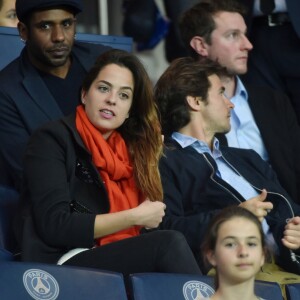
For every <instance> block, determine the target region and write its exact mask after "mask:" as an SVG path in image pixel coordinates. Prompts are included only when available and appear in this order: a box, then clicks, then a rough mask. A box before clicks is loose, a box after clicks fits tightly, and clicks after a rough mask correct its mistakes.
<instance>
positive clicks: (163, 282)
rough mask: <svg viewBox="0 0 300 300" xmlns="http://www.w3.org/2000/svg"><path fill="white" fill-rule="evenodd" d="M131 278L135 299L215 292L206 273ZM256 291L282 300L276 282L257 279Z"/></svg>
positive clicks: (186, 299)
mask: <svg viewBox="0 0 300 300" xmlns="http://www.w3.org/2000/svg"><path fill="white" fill-rule="evenodd" d="M130 279H131V294H132V296H133V299H134V300H170V299H172V300H192V299H197V298H198V297H200V296H202V297H210V296H211V295H212V294H213V293H214V292H215V291H214V279H213V277H211V276H206V275H190V274H166V273H140V274H132V275H131V277H130ZM255 291H256V294H257V295H258V296H260V297H262V298H264V299H272V300H282V294H281V289H280V286H279V285H278V284H277V283H275V282H274V283H273V282H265V281H256V282H255ZM299 299H300V298H298V300H299Z"/></svg>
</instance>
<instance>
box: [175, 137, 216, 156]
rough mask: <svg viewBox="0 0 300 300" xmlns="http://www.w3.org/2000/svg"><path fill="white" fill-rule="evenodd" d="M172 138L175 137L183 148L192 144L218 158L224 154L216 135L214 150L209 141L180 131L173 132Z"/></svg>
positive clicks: (202, 151) (200, 151) (195, 147)
mask: <svg viewBox="0 0 300 300" xmlns="http://www.w3.org/2000/svg"><path fill="white" fill-rule="evenodd" d="M172 139H174V140H175V141H176V142H177V143H178V144H179V145H180V146H181V147H182V148H186V147H189V146H191V147H193V148H194V149H195V150H196V151H197V152H199V153H204V152H208V153H210V154H211V155H212V156H213V157H214V158H218V157H220V156H222V153H221V151H220V143H219V140H218V139H217V138H216V137H214V140H213V145H214V147H213V151H211V150H210V148H209V147H208V145H207V143H205V142H203V141H200V140H197V139H196V138H194V137H191V136H189V135H185V134H182V133H179V132H173V133H172Z"/></svg>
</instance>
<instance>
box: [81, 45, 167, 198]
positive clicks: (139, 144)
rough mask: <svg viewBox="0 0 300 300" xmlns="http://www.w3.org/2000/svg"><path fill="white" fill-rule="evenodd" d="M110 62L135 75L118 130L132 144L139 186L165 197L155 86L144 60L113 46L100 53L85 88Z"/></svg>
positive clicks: (132, 156)
mask: <svg viewBox="0 0 300 300" xmlns="http://www.w3.org/2000/svg"><path fill="white" fill-rule="evenodd" d="M110 64H116V65H118V66H120V67H124V68H127V69H128V70H130V72H131V73H132V75H133V79H134V91H133V100H132V105H131V108H130V112H129V118H128V119H126V121H125V122H124V123H123V124H122V126H121V127H120V128H119V129H118V131H119V132H120V133H121V135H122V136H123V138H124V140H125V142H126V144H127V146H128V149H129V153H130V156H131V160H132V162H133V166H134V172H135V178H136V181H137V184H138V187H139V188H140V190H141V191H142V192H143V193H144V195H145V196H146V197H149V198H150V199H151V200H153V201H154V200H160V201H162V199H163V192H162V185H161V180H160V175H159V171H158V160H159V158H160V157H161V155H162V137H161V128H160V123H159V120H158V115H157V108H156V105H155V102H154V97H153V86H152V83H151V81H150V79H149V76H148V74H147V72H146V70H145V68H144V66H143V64H142V63H141V62H140V61H139V59H138V58H137V57H136V56H135V55H133V54H131V53H128V52H126V51H123V50H118V49H112V50H109V51H107V52H105V53H103V54H102V55H100V56H99V57H98V59H97V60H96V62H95V64H94V66H93V67H92V69H91V70H90V71H89V73H88V74H87V76H86V77H85V79H84V81H83V84H82V89H83V90H84V91H88V90H89V88H90V86H91V85H92V83H93V81H94V80H95V79H96V77H97V76H98V74H99V72H100V71H101V70H102V69H103V68H104V67H105V66H107V65H110Z"/></svg>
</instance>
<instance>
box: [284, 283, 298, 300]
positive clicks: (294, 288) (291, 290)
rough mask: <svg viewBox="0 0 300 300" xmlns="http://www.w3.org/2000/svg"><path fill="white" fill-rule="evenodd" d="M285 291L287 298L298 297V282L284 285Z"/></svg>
mask: <svg viewBox="0 0 300 300" xmlns="http://www.w3.org/2000/svg"><path fill="white" fill-rule="evenodd" d="M285 293H286V299H287V300H299V299H300V283H290V284H286V285H285Z"/></svg>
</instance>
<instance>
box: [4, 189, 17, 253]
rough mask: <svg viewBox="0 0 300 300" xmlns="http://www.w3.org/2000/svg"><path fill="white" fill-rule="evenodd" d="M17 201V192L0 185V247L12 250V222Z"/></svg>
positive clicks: (13, 238)
mask: <svg viewBox="0 0 300 300" xmlns="http://www.w3.org/2000/svg"><path fill="white" fill-rule="evenodd" d="M18 203H19V193H18V192H17V191H15V190H13V189H11V188H9V187H6V186H3V185H0V249H6V250H8V251H14V250H15V248H16V241H15V237H14V233H13V230H12V222H13V217H14V214H15V213H16V211H17V207H18Z"/></svg>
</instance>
